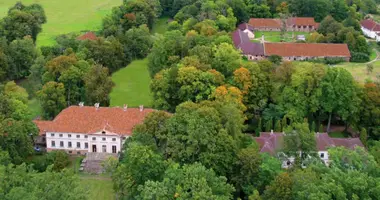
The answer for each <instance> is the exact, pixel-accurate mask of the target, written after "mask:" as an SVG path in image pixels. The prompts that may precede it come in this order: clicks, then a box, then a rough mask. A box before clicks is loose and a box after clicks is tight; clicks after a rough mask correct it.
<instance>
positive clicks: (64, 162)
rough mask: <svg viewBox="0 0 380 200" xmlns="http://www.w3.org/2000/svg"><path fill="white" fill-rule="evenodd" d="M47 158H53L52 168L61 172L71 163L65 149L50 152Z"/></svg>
mask: <svg viewBox="0 0 380 200" xmlns="http://www.w3.org/2000/svg"><path fill="white" fill-rule="evenodd" d="M47 157H48V158H47V159H49V160H52V164H53V167H52V170H53V171H56V172H60V171H62V170H63V169H65V168H66V167H67V166H68V165H69V164H70V158H69V154H67V153H66V152H65V151H52V152H50V153H48V155H47Z"/></svg>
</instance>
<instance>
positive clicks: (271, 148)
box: [254, 131, 364, 168]
mask: <svg viewBox="0 0 380 200" xmlns="http://www.w3.org/2000/svg"><path fill="white" fill-rule="evenodd" d="M284 136H285V133H276V132H273V131H272V132H262V133H260V137H254V139H255V141H256V142H257V143H258V145H259V147H260V152H261V153H268V154H270V155H272V156H276V157H278V158H280V159H281V160H282V167H283V168H288V167H290V166H291V165H292V164H293V163H294V158H293V157H287V156H286V155H285V154H284V153H283V152H282V151H283V148H284ZM315 140H316V145H317V146H316V149H317V151H318V152H317V155H318V156H319V157H320V158H321V160H322V161H323V162H324V163H325V164H326V165H328V164H329V155H328V148H330V147H345V148H348V149H355V148H356V147H364V145H363V144H362V142H361V141H360V139H359V138H331V137H330V136H329V135H328V134H327V133H316V134H315Z"/></svg>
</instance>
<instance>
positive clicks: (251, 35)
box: [243, 29, 255, 39]
mask: <svg viewBox="0 0 380 200" xmlns="http://www.w3.org/2000/svg"><path fill="white" fill-rule="evenodd" d="M243 32H244V33H247V34H248V38H249V39H254V38H255V34H254V33H253V32H252V31H250V30H248V29H245V30H244V31H243Z"/></svg>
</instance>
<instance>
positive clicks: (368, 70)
mask: <svg viewBox="0 0 380 200" xmlns="http://www.w3.org/2000/svg"><path fill="white" fill-rule="evenodd" d="M366 66H367V74H368V75H369V74H371V73H372V72H373V64H372V63H369V64H367V65H366Z"/></svg>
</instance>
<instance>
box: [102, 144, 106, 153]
mask: <svg viewBox="0 0 380 200" xmlns="http://www.w3.org/2000/svg"><path fill="white" fill-rule="evenodd" d="M102 152H104V153H105V152H107V145H102Z"/></svg>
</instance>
